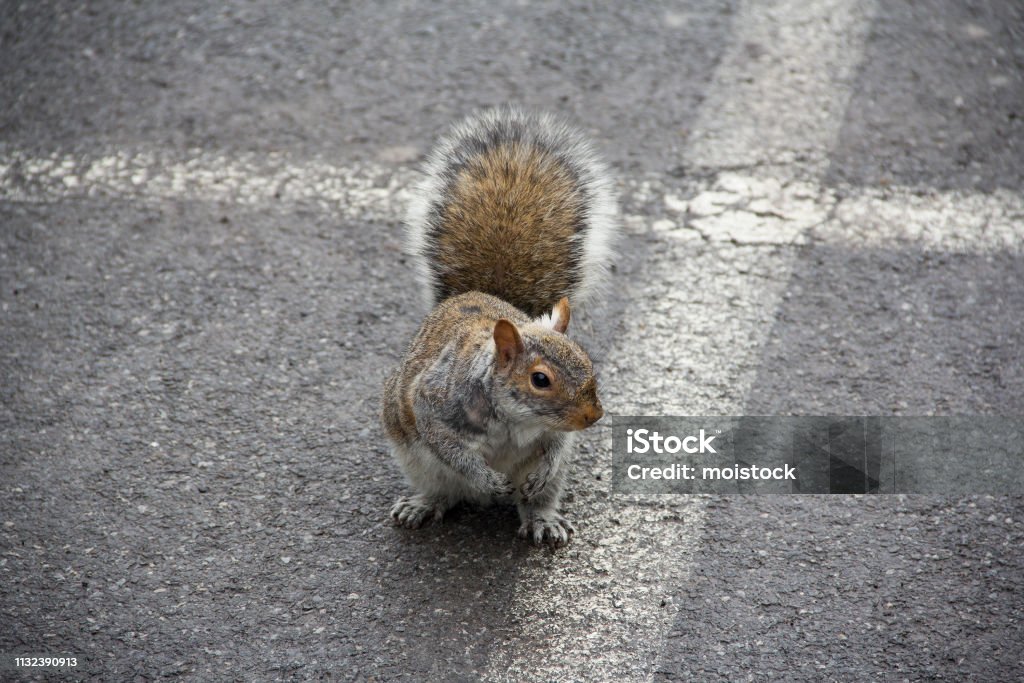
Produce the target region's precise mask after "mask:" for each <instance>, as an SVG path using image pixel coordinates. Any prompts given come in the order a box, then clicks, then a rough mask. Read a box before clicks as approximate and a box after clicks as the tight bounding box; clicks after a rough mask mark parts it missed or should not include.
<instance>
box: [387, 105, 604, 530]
mask: <svg viewBox="0 0 1024 683" xmlns="http://www.w3.org/2000/svg"><path fill="white" fill-rule="evenodd" d="M413 197H414V199H413V201H412V202H411V206H410V207H409V210H408V214H407V216H406V239H407V250H408V251H409V252H410V253H411V254H412V256H413V260H414V263H415V267H416V271H417V274H418V276H419V280H420V284H421V286H422V288H423V290H424V292H425V294H426V296H427V299H428V303H429V304H430V306H431V307H432V310H431V311H430V313H429V314H428V315H427V316H426V318H425V319H424V320H423V323H422V325H421V327H420V329H419V332H418V333H417V334H416V336H415V338H414V339H413V341H412V343H411V344H410V346H409V349H408V351H407V353H406V354H405V357H404V359H403V360H402V363H401V365H400V366H399V367H398V368H397V369H395V370H394V372H392V373H391V375H390V376H389V377H388V378H387V380H386V381H385V384H384V392H383V397H382V406H381V419H382V422H383V425H384V429H385V432H386V433H387V436H388V439H389V441H390V442H391V445H392V453H393V455H394V456H395V458H396V459H397V460H398V462H399V464H400V465H401V467H402V469H403V471H404V472H405V475H406V477H407V479H408V480H409V482H410V483H411V484H412V486H413V487H414V488H415V489H416V493H415V494H414V495H412V496H408V497H403V498H401V499H399V500H398V502H397V503H395V505H394V506H393V507H392V508H391V517H392V519H393V520H394V522H395V524H397V525H400V526H404V527H406V528H410V529H415V528H419V527H420V526H422V525H423V524H424V523H425V522H429V521H436V522H439V521H440V520H441V518H442V517H443V515H444V513H445V511H446V510H448V509H449V508H450V507H451V506H452V505H454V504H456V503H458V502H461V501H468V502H475V503H480V504H490V503H493V502H508V503H515V504H516V506H517V508H518V511H519V517H520V520H521V525H520V527H519V531H518V534H519V536H520V537H521V538H527V539H529V540H531V541H532V542H533V543H534V544H536V545H542V544H548V545H551V546H556V547H557V546H563V545H565V544H567V543H569V542H570V540H571V539H572V536H573V534H574V533H575V529H574V527H573V525H572V524H571V523H570V522H569V521H568V520H567V519H565V517H563V516H562V514H561V512H560V510H559V504H560V499H561V495H562V488H563V484H564V481H565V478H566V471H567V460H568V456H569V454H570V453H571V451H572V449H573V443H574V441H575V439H574V437H575V434H574V432H575V431H577V430H581V429H584V428H586V427H589V426H590V425H592V424H594V423H595V422H597V421H598V420H599V419H600V418H601V416H602V415H603V412H604V411H603V408H602V406H601V401H600V400H599V398H598V395H597V382H596V380H595V377H594V370H593V366H592V364H591V361H590V358H589V357H588V355H587V353H586V352H585V351H584V350H583V349H582V348H581V347H580V346H579V345H578V344H577V343H576V342H574V341H572V340H571V339H569V337H567V336H566V330H567V329H568V325H569V316H570V308H569V302H570V301H572V302H573V305H576V304H577V303H584V302H586V301H587V300H588V299H592V298H593V297H594V296H595V293H596V292H598V291H600V289H601V286H602V283H603V281H604V280H605V278H606V275H607V271H608V269H609V263H608V261H609V259H610V253H611V247H612V242H613V240H614V238H615V236H616V233H617V222H616V216H617V202H616V198H615V196H614V193H613V189H612V180H611V178H610V176H609V173H608V170H607V167H606V166H605V164H604V163H603V162H602V161H600V160H599V159H598V157H597V156H596V154H595V152H594V151H593V149H592V147H591V146H590V144H589V143H588V141H587V140H586V139H585V138H584V137H583V135H582V134H581V133H579V132H578V131H577V130H575V129H574V128H572V127H571V126H570V125H568V124H566V123H565V122H563V121H561V120H560V119H558V118H556V117H554V116H552V115H550V114H533V113H526V112H524V111H521V110H519V109H517V108H514V107H510V106H506V107H503V108H499V109H492V110H489V111H486V112H483V113H480V114H477V115H474V116H470V117H469V118H468V119H466V120H464V121H463V122H461V123H460V124H457V125H456V126H454V127H453V128H452V130H451V131H450V132H449V133H448V134H447V135H446V136H444V137H443V138H442V139H441V140H440V142H439V143H438V144H437V146H436V147H435V148H434V150H433V151H432V152H431V154H430V155H429V156H428V157H427V161H426V164H425V168H424V177H423V179H422V180H421V181H420V182H419V183H418V184H417V185H416V186H415V188H414V191H413Z"/></svg>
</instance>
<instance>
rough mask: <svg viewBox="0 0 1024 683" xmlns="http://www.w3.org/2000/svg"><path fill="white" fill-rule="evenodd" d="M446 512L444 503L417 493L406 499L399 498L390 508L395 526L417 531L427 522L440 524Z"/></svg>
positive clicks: (446, 508)
mask: <svg viewBox="0 0 1024 683" xmlns="http://www.w3.org/2000/svg"><path fill="white" fill-rule="evenodd" d="M447 510H448V506H447V505H446V504H445V502H444V501H442V500H440V499H438V498H434V497H431V496H425V495H423V494H422V493H418V494H416V495H415V496H409V497H408V498H399V499H398V502H397V503H395V504H394V505H393V506H392V507H391V519H392V520H394V522H395V524H396V525H397V526H403V527H405V528H406V529H419V528H420V527H421V526H423V525H424V524H426V523H428V522H440V521H441V519H442V518H443V517H444V513H445V511H447Z"/></svg>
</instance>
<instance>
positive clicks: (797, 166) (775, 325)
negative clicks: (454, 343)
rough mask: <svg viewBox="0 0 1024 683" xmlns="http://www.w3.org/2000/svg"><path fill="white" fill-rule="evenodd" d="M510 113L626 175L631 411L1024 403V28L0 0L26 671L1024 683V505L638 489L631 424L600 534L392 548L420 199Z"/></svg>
mask: <svg viewBox="0 0 1024 683" xmlns="http://www.w3.org/2000/svg"><path fill="white" fill-rule="evenodd" d="M504 102H513V103H518V104H520V105H523V106H526V107H531V108H537V109H542V110H551V111H555V112H559V113H561V114H563V115H565V116H567V117H569V118H570V119H572V120H573V121H575V122H576V123H577V124H579V125H580V126H581V127H582V128H583V129H584V130H586V131H587V132H588V133H589V134H590V135H591V136H592V137H593V138H594V140H595V141H596V144H597V146H598V147H599V148H600V149H601V151H602V153H603V154H604V155H605V156H606V157H607V159H608V160H609V162H610V163H611V165H612V167H613V169H614V172H615V174H616V177H617V187H618V191H619V194H620V200H621V206H622V224H623V239H622V243H621V246H620V248H619V249H618V250H617V253H616V263H615V269H614V273H613V276H612V278H613V282H612V287H611V288H610V292H609V295H608V298H607V300H606V301H603V302H601V303H600V304H599V305H597V306H595V307H593V308H592V309H590V310H588V311H585V312H581V313H580V315H579V316H578V317H577V316H576V313H575V312H574V326H575V327H576V330H577V335H578V336H579V338H580V339H581V340H582V342H583V343H584V344H585V345H586V346H587V348H588V349H590V350H591V351H592V355H593V357H594V360H595V366H596V368H597V371H598V376H599V382H600V386H601V393H602V402H603V403H604V406H605V408H606V411H607V412H608V413H609V414H611V415H643V414H647V415H892V416H899V415H908V416H913V415H918V416H923V415H976V414H979V415H1018V416H1019V415H1022V414H1024V353H1022V350H1021V349H1022V342H1024V249H1022V245H1024V163H1022V160H1024V7H1021V6H1020V4H1019V3H1014V2H1008V1H1007V2H981V1H973V0H972V1H954V0H921V1H919V2H914V3H883V2H871V1H863V2H854V1H853V0H822V1H820V2H814V3H806V2H797V1H796V0H769V1H766V2H739V1H734V0H714V1H712V2H695V1H692V0H683V1H681V2H647V3H617V4H616V3H609V4H606V5H601V4H598V5H594V4H591V3H583V2H578V3H577V2H572V3H569V2H531V3H488V2H475V3H456V2H439V3H406V2H403V3H352V4H348V3H322V2H287V3H281V2H268V1H266V0H256V1H254V2H243V1H242V0H228V1H226V2H221V3H203V2H197V1H193V2H174V3H155V2H154V3H132V4H126V3H120V2H107V1H96V2H90V3H78V2H70V1H67V2H49V1H44V0H40V1H37V2H15V1H7V2H0V522H2V526H0V654H3V653H15V652H33V653H40V654H46V653H51V654H58V653H71V654H77V655H78V656H79V657H80V658H81V663H80V666H79V667H78V668H76V669H75V670H74V671H70V672H62V673H49V674H38V675H39V676H41V677H47V678H48V679H51V678H52V679H54V680H102V681H125V680H137V681H145V680H151V679H157V678H168V677H169V678H181V679H185V680H201V681H211V680H288V681H290V680H353V681H391V680H410V681H428V680H431V681H432V680H472V681H475V680H492V681H535V680H539V681H549V680H552V681H553V680H564V681H611V680H630V681H632V680H644V681H649V680H654V681H669V680H722V681H745V680H751V681H760V680H786V681H821V680H836V681H864V680H885V681H888V680H893V681H903V680H908V681H918V680H949V681H960V680H979V681H1011V680H1021V679H1024V550H1022V547H1024V496H1022V495H1013V496H991V495H973V496H969V497H952V496H917V495H879V496H870V495H868V496H795V495H792V496H790V495H785V496H784V495H776V496H647V497H644V496H622V495H616V494H613V493H612V490H611V484H610V478H611V455H610V453H611V443H610V441H611V431H610V427H609V426H608V424H607V420H605V421H602V423H599V424H598V425H597V426H596V427H595V428H593V429H591V430H588V431H587V432H586V436H585V438H584V439H583V440H582V441H583V443H582V445H581V448H580V451H579V453H578V455H577V458H576V462H575V464H574V471H573V475H572V477H571V484H570V494H569V496H568V500H567V503H566V506H565V508H566V509H565V512H566V514H567V515H568V516H570V517H571V518H572V520H573V522H574V524H575V526H576V527H577V530H578V531H577V535H576V538H575V541H574V543H573V544H572V545H571V546H569V547H568V548H565V549H562V550H558V551H551V550H549V549H538V548H533V547H530V546H529V545H528V544H526V543H524V542H522V541H519V540H518V539H516V538H515V531H516V528H517V522H516V516H515V512H514V510H511V509H501V508H495V509H489V510H475V509H457V510H454V511H452V513H450V515H449V516H448V517H447V518H446V520H445V521H444V523H443V524H441V525H439V526H431V527H428V528H425V529H423V530H419V531H416V532H410V531H406V530H400V529H396V528H393V527H392V526H391V524H390V523H389V520H388V518H387V512H388V509H389V507H390V505H391V504H392V503H393V501H394V500H395V499H396V498H397V497H398V496H400V495H402V494H403V493H404V492H406V484H405V483H404V481H403V480H402V476H401V473H400V471H399V470H398V468H397V466H396V465H395V463H394V462H392V461H391V459H390V456H389V455H388V452H387V448H386V444H385V441H384V438H383V434H382V430H381V428H380V426H379V424H378V421H377V402H378V396H379V392H380V388H381V384H382V381H383V378H384V376H385V374H386V373H387V372H388V371H389V370H390V368H391V367H392V366H394V365H395V364H396V363H397V362H398V361H399V358H400V354H401V352H402V350H403V348H404V347H405V345H406V344H407V342H408V340H409V338H410V337H411V335H412V334H413V332H414V331H415V329H416V327H417V325H418V323H419V320H420V317H421V316H422V314H423V311H422V309H421V308H420V297H419V292H418V291H417V289H416V285H415V283H414V278H413V274H412V272H411V270H410V266H409V264H408V262H407V259H406V257H405V256H404V255H403V253H402V243H401V217H402V215H403V210H404V205H405V201H406V200H407V198H408V195H407V191H408V188H409V187H410V185H411V183H412V182H413V181H414V179H415V177H416V172H417V165H418V163H419V161H420V160H421V159H422V158H423V155H424V154H425V153H426V152H427V151H428V149H429V147H430V145H431V143H432V141H433V140H434V139H436V137H437V136H438V135H439V134H440V133H442V132H443V131H444V130H445V128H446V127H447V126H448V125H449V124H450V123H451V122H452V121H454V120H456V119H458V118H460V117H461V116H463V115H465V114H467V113H469V112H471V111H474V110H476V109H479V108H482V107H487V106H491V105H497V104H501V103H504ZM974 455H975V454H973V453H972V452H971V450H970V448H969V445H965V447H964V453H963V457H964V458H971V457H973V456H974ZM9 676H13V677H15V680H19V679H21V678H25V677H31V676H30V675H27V674H25V673H23V672H22V673H14V672H2V673H0V677H9Z"/></svg>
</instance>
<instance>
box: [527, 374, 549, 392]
mask: <svg viewBox="0 0 1024 683" xmlns="http://www.w3.org/2000/svg"><path fill="white" fill-rule="evenodd" d="M530 381H531V382H533V386H535V387H537V388H538V389H547V388H548V387H550V386H551V380H550V379H548V376H547V375H545V374H544V373H543V372H535V373H533V374H532V375H530Z"/></svg>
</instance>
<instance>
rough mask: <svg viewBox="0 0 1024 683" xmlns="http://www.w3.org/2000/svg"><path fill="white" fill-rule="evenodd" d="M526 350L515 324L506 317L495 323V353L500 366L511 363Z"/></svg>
mask: <svg viewBox="0 0 1024 683" xmlns="http://www.w3.org/2000/svg"><path fill="white" fill-rule="evenodd" d="M524 351H526V346H525V345H524V344H523V338H522V337H520V336H519V330H517V329H516V326H515V325H513V324H512V323H511V322H509V321H508V320H505V319H504V318H502V319H501V320H499V321H498V322H496V323H494V355H495V356H496V357H497V359H498V367H502V368H503V367H505V366H507V365H509V364H510V363H512V362H513V361H514V360H515V359H516V357H517V356H518V355H519V354H521V353H523V352H524Z"/></svg>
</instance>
